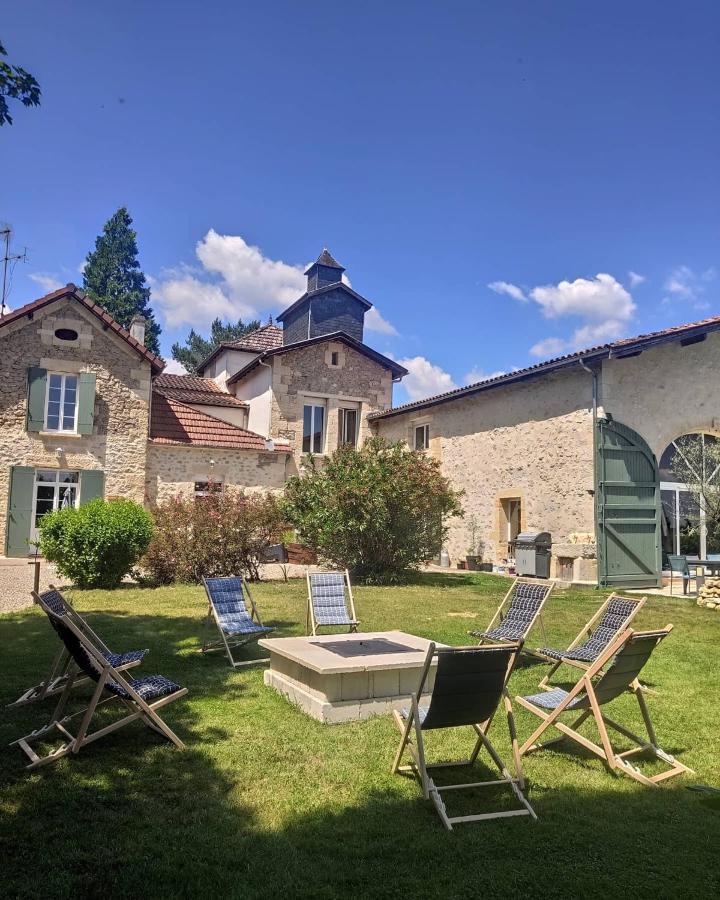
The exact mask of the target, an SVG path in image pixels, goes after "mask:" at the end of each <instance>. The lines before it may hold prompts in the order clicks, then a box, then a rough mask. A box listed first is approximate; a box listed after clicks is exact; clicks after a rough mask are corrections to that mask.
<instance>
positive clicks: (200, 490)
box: [195, 480, 223, 500]
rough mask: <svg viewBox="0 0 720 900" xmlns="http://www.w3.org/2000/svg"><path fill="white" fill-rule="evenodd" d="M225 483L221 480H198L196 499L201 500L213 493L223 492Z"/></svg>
mask: <svg viewBox="0 0 720 900" xmlns="http://www.w3.org/2000/svg"><path fill="white" fill-rule="evenodd" d="M222 492H223V483H222V481H220V480H212V481H196V482H195V499H196V500H199V499H202V498H203V497H209V496H211V495H212V494H222Z"/></svg>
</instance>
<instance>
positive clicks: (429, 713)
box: [392, 643, 536, 830]
mask: <svg viewBox="0 0 720 900" xmlns="http://www.w3.org/2000/svg"><path fill="white" fill-rule="evenodd" d="M519 652H520V644H519V643H515V644H491V645H487V646H484V647H446V648H443V649H441V650H438V649H436V647H435V644H430V646H429V648H428V652H427V656H426V658H425V664H424V666H423V670H422V674H421V676H420V682H419V685H418V689H417V691H416V692H415V693H414V694H413V695H412V697H411V705H410V706H406V707H403V708H402V709H400V710H395V711H394V713H393V715H394V718H395V723H396V725H397V727H398V729H399V730H400V734H401V739H400V746H399V747H398V750H397V753H396V754H395V760H394V762H393V765H392V771H393V772H412V773H413V774H415V775H417V776H419V778H420V782H421V785H422V790H423V795H424V797H425V798H426V799H431V800H432V802H433V804H434V805H435V808H436V810H437V813H438V815H439V816H440V819H441V820H442V823H443V825H445V827H446V828H447V829H448V830H452V828H453V826H454V825H456V824H457V823H459V822H477V821H482V820H485V819H495V818H501V817H507V816H532V817H533V818H536V816H535V812H534V810H533V808H532V807H531V806H530V804H529V803H528V801H527V799H526V798H525V795H524V794H523V788H524V779H523V774H522V767H521V764H520V755H519V753H518V745H517V738H516V736H515V725H514V721H513V717H512V706H511V704H510V698H509V696H508V693H507V682H508V679H509V678H510V675H511V673H512V670H513V666H514V664H515V661H516V659H517V656H518V653H519ZM436 657H437V669H436V672H435V683H434V685H433V689H432V693H431V696H430V703H429V704H427V705H426V704H423V705H422V706H421V705H420V702H419V700H420V697H421V696H423V694H424V692H425V686H426V684H427V679H428V674H429V672H430V668H431V665H432V663H433V660H434V659H435V658H436ZM501 702H503V703H504V705H505V711H506V713H507V718H508V730H509V732H510V741H511V745H512V749H513V758H514V761H515V770H516V771H515V776H513V775H511V773H510V771H509V770H508V768H507V766H506V765H505V763H504V762H503V760H502V759H501V758H500V756H499V754H498V753H497V751H496V750H495V748H494V746H493V745H492V743H491V741H490V739H489V737H488V731H489V729H490V726H491V724H492V721H493V718H494V716H495V712H496V710H497V708H498V705H499V704H500V703H501ZM467 726H469V727H471V728H472V729H473V730H474V732H475V734H476V736H477V739H476V742H475V747H474V749H473V751H472V753H471V754H470V756H469V758H468V759H464V760H458V761H454V762H447V763H428V762H426V758H425V738H424V734H425V733H426V732H428V731H432V730H438V729H443V728H462V727H467ZM483 748H484V749H485V750H487V752H488V754H489V756H490V758H491V759H492V761H493V762H494V763H495V765H496V766H497V768H498V769H499V771H500V778H499V779H496V780H493V781H478V782H473V783H471V784H451V785H443V786H441V787H439V786H438V785H436V784H435V782H434V781H433V779H432V778H431V777H430V775H429V772H428V770H429V769H432V768H444V767H456V766H473V765H474V764H475V761H476V759H477V757H478V754H479V752H480V750H481V749H483ZM406 752H407V753H409V754H410V757H411V760H412V762H411V764H410V765H409V766H401V765H400V763H401V761H402V758H403V755H404V754H405V753H406ZM489 785H505V786H506V787H509V788H510V789H511V790H512V792H513V793H514V795H515V797H516V798H517V800H518V801H519V803H520V807H519V808H516V809H511V810H504V811H502V812H488V813H480V814H476V815H468V816H449V815H448V813H447V809H446V807H445V802H444V800H443V798H442V794H443V792H445V791H452V790H468V789H471V788H481V787H487V786H489Z"/></svg>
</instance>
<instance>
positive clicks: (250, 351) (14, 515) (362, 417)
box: [0, 251, 405, 556]
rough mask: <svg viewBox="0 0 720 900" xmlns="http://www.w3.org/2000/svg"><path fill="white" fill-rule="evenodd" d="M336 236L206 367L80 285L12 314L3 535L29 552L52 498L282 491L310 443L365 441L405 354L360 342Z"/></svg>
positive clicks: (2, 350)
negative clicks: (185, 366)
mask: <svg viewBox="0 0 720 900" xmlns="http://www.w3.org/2000/svg"><path fill="white" fill-rule="evenodd" d="M343 271H344V269H343V267H342V266H340V265H339V264H338V263H337V262H336V261H335V260H334V259H333V258H332V256H331V255H330V254H329V253H328V252H327V251H323V253H322V254H321V256H320V257H319V258H318V260H317V261H316V262H315V263H313V265H311V266H310V268H309V269H308V270H307V272H306V275H307V279H308V281H307V291H306V292H305V293H304V294H303V295H302V296H301V297H300V298H299V299H298V300H297V301H296V302H295V303H294V304H292V306H291V307H290V308H289V309H288V310H286V311H285V312H284V313H283V314H282V315H281V316H280V319H281V320H283V319H284V320H285V326H286V327H285V328H284V329H283V328H278V327H277V326H275V325H272V324H269V325H266V326H264V327H263V328H260V329H258V330H257V331H256V332H254V333H253V334H251V335H248V336H247V337H245V338H243V339H242V340H240V341H235V342H231V343H228V344H223V345H222V346H221V347H219V348H218V349H217V350H216V351H215V352H214V353H213V354H212V355H211V356H210V357H209V358H208V359H207V360H206V361H205V362H204V364H203V366H202V369H201V374H200V375H199V376H190V375H169V374H163V368H164V365H165V364H164V362H163V360H162V359H160V358H159V357H156V356H154V355H153V354H152V353H150V351H148V350H147V348H146V347H145V346H144V343H143V340H144V322H143V321H142V319H138V320H135V321H134V322H133V323H132V325H131V329H130V331H129V332H128V331H126V330H125V329H124V328H122V327H121V326H120V325H119V324H118V323H117V322H115V321H114V320H113V319H112V318H111V317H110V316H109V315H108V314H107V313H106V312H105V311H104V310H103V309H102V308H101V307H100V306H98V305H97V304H95V303H93V301H92V300H90V299H89V298H88V297H86V296H85V295H84V294H83V292H82V291H79V290H78V289H77V288H75V286H74V285H68V286H67V287H65V288H62V289H61V290H58V291H54V292H53V293H51V294H48V295H47V296H45V297H42V298H41V299H40V300H36V301H34V302H33V303H29V304H27V305H26V306H23V307H21V308H20V309H17V310H15V311H13V312H11V313H9V314H7V315H5V316H3V317H2V318H0V361H1V362H0V367H1V371H2V379H1V380H0V548H2V551H4V553H5V555H6V556H24V555H26V554H27V553H28V551H29V550H30V548H31V542H32V541H34V540H35V539H36V537H37V524H38V522H39V520H40V518H41V517H42V516H43V515H44V514H45V513H46V512H48V511H49V510H52V509H57V508H58V507H61V506H64V505H79V504H82V503H85V502H87V501H88V500H90V499H92V498H94V497H98V496H104V497H128V498H130V499H133V500H136V501H138V502H144V503H146V504H148V505H153V504H154V503H157V502H161V501H162V500H163V499H166V498H167V497H169V496H172V495H175V494H178V493H180V494H185V495H188V496H192V495H195V496H202V495H203V494H205V493H206V492H207V491H208V490H209V489H211V488H212V489H214V490H217V489H225V488H226V487H228V488H229V487H239V488H243V489H245V490H248V491H279V490H281V489H282V487H283V485H284V484H285V481H286V479H287V478H288V477H289V475H290V474H292V473H294V472H297V470H298V465H299V462H300V459H301V457H302V455H303V454H304V453H307V452H310V451H312V452H313V453H316V454H319V455H323V454H325V453H328V452H331V451H332V450H333V449H335V448H336V447H337V446H339V445H341V444H347V443H350V444H353V445H356V444H357V443H358V442H359V441H362V440H363V439H364V437H365V436H366V434H367V433H368V428H369V426H368V424H367V416H368V414H369V413H371V412H378V411H381V410H384V409H387V408H388V407H390V406H391V405H392V385H393V382H394V381H397V380H399V379H400V378H402V376H403V375H404V374H405V369H403V368H402V366H400V365H398V364H397V363H396V362H394V361H393V360H391V359H388V358H386V357H384V356H382V355H381V354H379V353H377V352H376V351H375V350H373V349H371V348H370V347H368V346H367V345H366V344H364V343H363V321H364V316H365V313H366V312H367V310H368V309H370V308H371V306H372V304H371V303H370V302H369V301H368V300H366V299H365V298H363V297H361V296H360V295H359V294H358V293H356V292H355V291H354V290H352V289H351V288H350V287H349V286H347V285H345V284H344V283H343V282H342V273H343Z"/></svg>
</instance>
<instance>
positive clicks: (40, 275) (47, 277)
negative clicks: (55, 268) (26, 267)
mask: <svg viewBox="0 0 720 900" xmlns="http://www.w3.org/2000/svg"><path fill="white" fill-rule="evenodd" d="M28 278H29V279H30V281H34V282H35V284H39V285H40V287H41V288H42V289H43V290H44V291H45V293H46V294H49V293H50V292H51V291H57V290H59V288H61V287H64V282H62V281H60V280H59V279H58V278H56V277H55V276H54V275H51V274H50V273H48V272H31V273H30V274H29V275H28Z"/></svg>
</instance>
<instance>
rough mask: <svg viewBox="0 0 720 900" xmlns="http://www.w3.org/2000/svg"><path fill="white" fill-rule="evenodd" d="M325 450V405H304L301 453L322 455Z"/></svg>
mask: <svg viewBox="0 0 720 900" xmlns="http://www.w3.org/2000/svg"><path fill="white" fill-rule="evenodd" d="M324 448H325V404H324V403H322V402H317V401H316V402H314V403H306V404H305V406H304V407H303V441H302V452H303V453H323V452H324Z"/></svg>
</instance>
